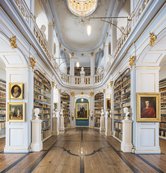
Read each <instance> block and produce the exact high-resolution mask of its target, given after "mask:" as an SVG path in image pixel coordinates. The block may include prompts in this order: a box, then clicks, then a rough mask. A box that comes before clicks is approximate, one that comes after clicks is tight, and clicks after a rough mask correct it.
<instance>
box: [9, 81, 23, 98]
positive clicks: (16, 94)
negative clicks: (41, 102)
mask: <svg viewBox="0 0 166 173" xmlns="http://www.w3.org/2000/svg"><path fill="white" fill-rule="evenodd" d="M9 88H10V91H9V96H10V99H15V100H17V99H23V98H24V84H23V83H10V87H9Z"/></svg>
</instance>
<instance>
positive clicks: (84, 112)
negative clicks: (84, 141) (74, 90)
mask: <svg viewBox="0 0 166 173" xmlns="http://www.w3.org/2000/svg"><path fill="white" fill-rule="evenodd" d="M75 117H76V126H85V127H86V126H89V100H88V99H87V98H78V99H77V100H76V102H75Z"/></svg>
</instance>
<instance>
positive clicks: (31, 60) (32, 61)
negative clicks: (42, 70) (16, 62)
mask: <svg viewBox="0 0 166 173" xmlns="http://www.w3.org/2000/svg"><path fill="white" fill-rule="evenodd" d="M29 61H30V64H31V67H32V69H34V68H35V65H36V60H35V58H33V57H30V58H29Z"/></svg>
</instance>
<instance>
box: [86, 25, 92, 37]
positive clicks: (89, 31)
mask: <svg viewBox="0 0 166 173" xmlns="http://www.w3.org/2000/svg"><path fill="white" fill-rule="evenodd" d="M86 31H87V35H88V36H90V35H91V32H92V27H91V25H87V27H86Z"/></svg>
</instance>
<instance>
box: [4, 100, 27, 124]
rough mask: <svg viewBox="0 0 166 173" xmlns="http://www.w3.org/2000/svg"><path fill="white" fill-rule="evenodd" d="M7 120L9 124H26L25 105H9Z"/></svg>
mask: <svg viewBox="0 0 166 173" xmlns="http://www.w3.org/2000/svg"><path fill="white" fill-rule="evenodd" d="M7 119H8V121H9V122H24V121H25V103H8V110H7Z"/></svg>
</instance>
